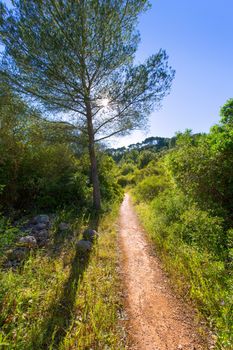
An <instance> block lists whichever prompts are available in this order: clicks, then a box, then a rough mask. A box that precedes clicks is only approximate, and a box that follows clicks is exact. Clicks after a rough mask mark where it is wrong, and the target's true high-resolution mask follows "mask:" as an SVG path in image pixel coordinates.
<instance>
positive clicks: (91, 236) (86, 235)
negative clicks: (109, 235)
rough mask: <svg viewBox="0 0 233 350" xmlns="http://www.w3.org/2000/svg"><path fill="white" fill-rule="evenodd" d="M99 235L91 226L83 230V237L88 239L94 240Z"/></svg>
mask: <svg viewBox="0 0 233 350" xmlns="http://www.w3.org/2000/svg"><path fill="white" fill-rule="evenodd" d="M98 237H99V235H98V233H97V232H96V231H95V230H92V229H91V228H88V229H86V230H85V231H83V239H84V240H86V241H90V242H94V241H95V240H96V239H97V238H98Z"/></svg>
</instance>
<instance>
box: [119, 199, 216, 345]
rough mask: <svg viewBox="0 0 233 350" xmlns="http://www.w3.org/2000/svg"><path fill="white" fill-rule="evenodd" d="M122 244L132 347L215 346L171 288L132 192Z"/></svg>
mask: <svg viewBox="0 0 233 350" xmlns="http://www.w3.org/2000/svg"><path fill="white" fill-rule="evenodd" d="M120 246H121V251H122V270H123V271H122V273H123V276H124V278H123V279H124V284H125V292H126V312H127V315H128V317H129V320H128V321H127V324H126V328H127V330H128V333H129V337H130V339H131V342H132V344H131V346H130V349H132V350H178V349H182V350H194V349H195V350H200V349H211V348H212V347H211V346H206V345H205V344H204V342H203V340H202V339H201V337H200V336H199V335H198V332H197V325H195V324H194V321H193V315H194V313H193V312H192V310H190V308H189V307H188V306H187V305H185V304H184V303H183V302H182V301H181V300H179V299H178V298H177V297H175V296H174V292H172V290H171V288H169V284H168V281H167V278H166V276H165V274H164V273H163V272H162V270H161V268H160V264H159V260H158V259H157V258H156V256H155V254H154V253H153V252H152V249H151V248H150V245H149V244H148V242H147V240H146V238H145V236H144V233H143V229H142V227H141V226H140V224H139V221H138V218H137V215H136V213H135V211H134V208H133V206H132V203H131V201H130V197H129V195H128V194H126V195H125V199H124V201H123V203H122V206H121V211H120Z"/></svg>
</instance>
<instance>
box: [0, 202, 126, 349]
mask: <svg viewBox="0 0 233 350" xmlns="http://www.w3.org/2000/svg"><path fill="white" fill-rule="evenodd" d="M64 216H66V215H65V213H64V212H63V213H62V219H64ZM116 216H117V208H115V209H114V210H113V211H112V212H111V213H109V214H108V215H105V216H104V217H103V218H102V219H101V220H100V226H99V232H100V233H101V235H100V238H99V242H98V244H96V245H95V246H94V248H93V249H92V252H91V254H90V255H83V254H81V253H80V252H79V251H77V249H76V244H75V242H76V240H77V238H78V237H79V234H80V232H81V231H82V229H83V227H84V226H85V225H86V221H85V220H84V218H83V217H80V218H78V219H77V218H76V219H74V218H73V219H71V217H69V215H68V217H69V219H70V222H71V226H72V232H73V233H72V232H70V233H69V234H68V235H63V236H62V237H60V236H59V235H58V234H57V231H56V227H55V228H54V232H53V234H54V236H53V237H54V242H56V249H54V247H53V245H52V244H51V247H50V250H43V249H41V250H38V251H37V252H36V253H34V254H32V255H31V256H30V257H29V259H28V260H27V261H26V262H25V263H24V264H23V265H22V266H21V267H20V268H18V269H17V270H16V271H12V270H7V271H6V270H0V279H1V285H0V327H1V331H0V349H3V350H21V349H24V350H37V349H38V350H43V349H50V350H68V349H80V350H81V349H82V350H84V349H112V350H114V349H116V350H117V349H121V350H123V349H124V344H123V340H122V339H123V337H122V332H121V327H120V326H119V322H118V312H119V310H120V308H121V300H120V297H119V288H120V285H119V280H118V275H117V250H116V243H117V241H116V230H115V226H114V222H115V220H116ZM71 220H72V221H71Z"/></svg>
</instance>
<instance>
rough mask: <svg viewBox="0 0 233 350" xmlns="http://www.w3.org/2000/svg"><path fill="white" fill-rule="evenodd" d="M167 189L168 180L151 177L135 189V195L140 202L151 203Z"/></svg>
mask: <svg viewBox="0 0 233 350" xmlns="http://www.w3.org/2000/svg"><path fill="white" fill-rule="evenodd" d="M166 188H167V183H166V180H165V179H164V178H163V177H160V176H149V177H146V178H145V179H143V180H142V181H141V182H139V184H138V185H137V186H136V187H135V191H134V192H135V195H136V197H137V198H138V199H139V200H145V201H150V200H152V199H153V198H154V197H155V196H156V195H157V194H158V193H159V192H161V191H164V190H165V189H166Z"/></svg>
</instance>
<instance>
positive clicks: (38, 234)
mask: <svg viewBox="0 0 233 350" xmlns="http://www.w3.org/2000/svg"><path fill="white" fill-rule="evenodd" d="M35 237H37V238H43V239H48V238H49V231H48V230H41V231H37V232H35Z"/></svg>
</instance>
